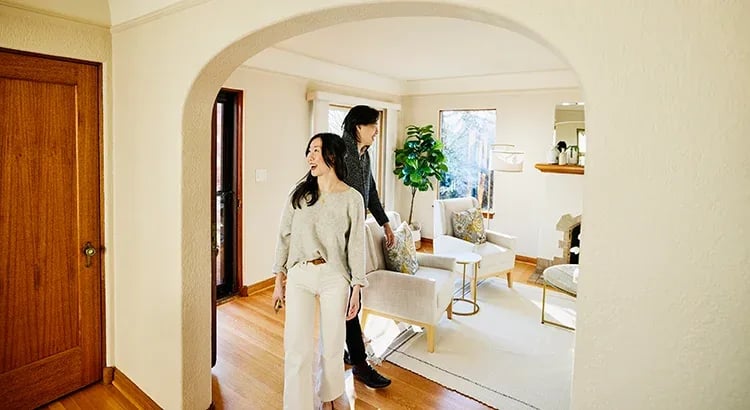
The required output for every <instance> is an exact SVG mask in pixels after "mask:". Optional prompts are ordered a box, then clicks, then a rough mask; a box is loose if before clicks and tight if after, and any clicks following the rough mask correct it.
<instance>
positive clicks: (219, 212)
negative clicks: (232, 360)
mask: <svg viewBox="0 0 750 410" xmlns="http://www.w3.org/2000/svg"><path fill="white" fill-rule="evenodd" d="M242 101H243V92H242V90H232V89H228V88H222V89H221V90H220V91H219V94H218V95H217V96H216V101H215V102H214V110H213V118H212V121H211V181H212V184H213V185H212V186H213V189H212V192H211V283H212V284H213V289H212V295H213V297H212V298H211V299H212V300H211V306H212V308H211V309H212V315H211V316H212V320H211V322H212V326H211V328H212V331H211V336H212V337H211V339H212V341H211V364H212V365H214V364H215V363H216V303H217V302H219V301H221V300H223V299H227V298H230V297H232V296H235V295H237V294H238V293H239V291H240V288H241V286H242V172H241V170H242Z"/></svg>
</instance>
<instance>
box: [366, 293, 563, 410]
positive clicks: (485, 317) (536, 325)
mask: <svg viewBox="0 0 750 410" xmlns="http://www.w3.org/2000/svg"><path fill="white" fill-rule="evenodd" d="M541 301H542V289H540V288H536V287H532V286H527V285H523V284H514V288H513V289H508V287H507V285H506V283H505V281H503V280H498V279H491V280H488V281H485V282H483V283H480V286H479V289H478V296H477V302H478V303H479V306H480V310H479V313H477V314H476V315H474V316H458V315H454V316H453V320H448V319H447V318H446V317H443V319H442V320H441V322H440V323H439V325H438V329H437V334H436V340H435V353H427V343H426V339H427V338H426V337H425V336H424V335H423V334H422V332H421V330H420V329H419V328H417V329H416V331H415V330H414V329H412V328H411V327H407V326H404V325H400V326H397V325H396V324H395V323H393V322H392V321H390V320H385V319H382V318H378V317H372V319H371V320H369V321H368V323H367V329H366V330H365V333H366V334H367V336H368V337H370V338H372V348H373V350H374V352H375V354H376V355H378V356H380V357H383V358H385V359H386V360H388V361H390V362H392V363H394V364H396V365H398V366H401V367H403V368H406V369H408V370H411V371H413V372H414V373H417V374H420V375H422V376H424V377H426V378H428V379H430V380H433V381H435V382H437V383H439V384H441V385H443V386H445V387H447V388H450V389H453V390H456V391H458V392H460V393H462V394H464V395H466V396H469V397H472V398H474V399H476V400H478V401H480V402H483V403H485V404H487V405H490V406H492V407H495V408H498V409H501V410H505V409H510V410H515V409H522V410H527V409H542V410H555V409H568V408H569V407H570V382H571V377H572V372H573V351H574V340H575V334H574V333H573V332H571V331H568V330H564V329H560V328H557V327H553V326H551V325H546V324H545V325H542V324H541V323H540V315H541ZM468 307H469V306H468V305H467V304H464V303H460V304H459V305H456V309H457V310H458V309H459V308H463V309H462V310H468ZM546 309H547V318H548V319H550V318H552V319H554V320H556V321H558V322H561V323H564V324H567V325H570V326H573V327H575V299H573V298H571V297H568V296H565V295H562V294H560V293H557V292H550V291H548V292H547V308H546Z"/></svg>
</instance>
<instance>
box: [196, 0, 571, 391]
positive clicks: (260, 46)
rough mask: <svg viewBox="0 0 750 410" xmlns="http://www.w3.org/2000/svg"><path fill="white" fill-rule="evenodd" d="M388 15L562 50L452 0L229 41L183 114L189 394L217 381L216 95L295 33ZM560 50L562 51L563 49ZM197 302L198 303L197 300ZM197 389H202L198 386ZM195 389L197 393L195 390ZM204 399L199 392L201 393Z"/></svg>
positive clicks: (323, 18) (361, 8)
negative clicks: (211, 361)
mask: <svg viewBox="0 0 750 410" xmlns="http://www.w3.org/2000/svg"><path fill="white" fill-rule="evenodd" d="M386 17H451V18H458V19H464V20H469V21H475V22H479V23H485V24H490V25H494V26H497V27H501V28H505V29H509V30H512V31H515V32H518V33H520V34H522V35H525V36H527V37H529V38H531V39H534V40H535V41H537V42H539V43H541V44H543V45H545V46H547V47H548V48H549V49H551V50H553V51H554V50H556V48H555V47H553V46H552V45H551V43H550V42H548V41H546V40H545V39H543V38H541V37H540V36H539V35H537V34H536V33H535V32H533V31H532V30H530V29H528V28H527V27H525V26H524V25H522V24H519V23H517V22H514V21H512V20H510V19H508V18H506V17H503V16H501V15H499V14H492V13H487V12H486V11H483V10H478V9H473V8H469V7H464V6H457V5H452V4H446V3H424V2H396V3H390V2H389V3H376V4H365V5H356V6H347V7H339V8H332V9H325V10H319V11H314V12H311V13H308V14H304V15H300V16H297V17H294V18H291V19H288V20H285V21H282V22H279V23H276V24H274V25H271V26H268V27H266V28H263V29H261V30H259V31H256V32H252V33H249V34H247V35H245V36H244V37H242V38H240V39H239V40H237V41H235V42H233V43H232V44H229V45H228V46H227V47H225V48H224V49H223V50H222V51H221V52H219V53H218V54H217V55H215V56H214V57H213V58H212V59H210V60H209V61H207V62H206V63H205V65H204V66H203V68H202V69H201V71H200V74H199V75H198V77H197V78H196V79H195V81H194V82H193V84H192V87H191V89H190V91H189V94H188V95H187V97H186V99H185V102H184V107H183V115H182V143H183V145H182V148H183V149H182V176H181V178H182V187H183V189H182V200H181V202H182V275H183V276H182V278H183V282H182V283H183V285H182V300H183V303H182V307H183V321H184V323H189V324H190V326H183V333H182V342H183V351H182V363H183V380H184V382H183V383H184V385H183V396H188V395H190V394H191V393H189V392H194V391H201V390H202V389H204V388H205V387H204V386H205V385H204V384H203V383H206V385H209V384H210V380H211V378H210V369H209V368H208V367H207V366H206V365H205V363H206V362H204V361H202V360H193V359H194V358H196V357H209V352H208V351H207V348H208V346H210V343H209V342H208V338H209V336H210V328H209V321H208V315H207V309H205V307H206V306H207V305H208V301H209V300H210V284H209V283H208V282H207V281H206V280H205V279H204V277H203V276H204V275H203V273H204V272H206V271H208V269H209V268H210V255H209V243H210V237H209V229H208V227H207V221H208V220H209V215H210V207H209V203H208V201H204V200H201V199H202V198H208V197H209V192H210V186H209V179H208V178H207V177H206V175H210V146H209V144H210V138H209V137H208V136H210V120H211V109H212V106H213V101H214V99H215V96H216V93H217V92H218V90H219V89H220V87H221V86H222V84H223V83H224V81H225V80H226V79H227V78H228V77H229V76H230V74H231V73H232V72H233V71H234V70H235V69H236V68H237V67H239V66H240V65H241V64H242V63H243V62H245V61H246V60H247V59H248V58H250V57H251V56H253V55H255V54H257V53H259V52H260V51H262V50H264V49H266V48H268V47H270V46H272V45H274V44H276V43H278V42H281V41H283V40H286V39H288V38H291V37H295V36H298V35H301V34H304V33H306V32H310V31H314V30H317V29H321V28H324V27H327V26H331V25H336V24H339V23H342V22H351V21H358V20H366V19H373V18H386ZM558 54H559V53H558ZM196 301H198V302H197V303H196ZM193 387H197V388H193ZM193 394H194V393H193ZM194 398H196V399H200V398H199V397H194Z"/></svg>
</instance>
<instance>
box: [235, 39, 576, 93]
mask: <svg viewBox="0 0 750 410" xmlns="http://www.w3.org/2000/svg"><path fill="white" fill-rule="evenodd" d="M243 66H244V67H247V68H253V69H259V70H262V71H266V72H271V73H278V74H284V75H290V76H293V77H297V78H307V79H312V80H316V81H322V82H326V83H329V84H335V85H340V86H346V87H353V88H358V89H365V90H370V91H375V92H379V93H383V94H390V95H397V96H401V97H405V96H421V95H434V94H475V93H496V92H514V93H518V92H534V91H553V90H554V91H558V90H570V89H580V84H579V82H578V77H577V76H576V74H575V72H573V71H572V70H548V71H531V72H522V73H507V74H492V75H481V76H466V77H453V78H440V79H429V80H412V81H403V80H397V79H393V78H390V77H384V76H381V75H378V74H374V73H370V72H367V71H362V70H357V69H355V68H351V67H347V66H344V65H341V64H335V63H330V62H327V61H324V60H320V59H316V58H313V57H309V56H306V55H303V54H299V53H296V52H293V51H288V50H285V49H280V48H276V47H271V48H268V49H266V50H264V51H262V52H261V53H260V54H258V55H256V56H254V57H253V58H251V59H250V60H248V61H247V62H246V63H245V64H243Z"/></svg>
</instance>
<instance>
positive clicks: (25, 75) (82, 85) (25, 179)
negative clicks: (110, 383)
mask: <svg viewBox="0 0 750 410" xmlns="http://www.w3.org/2000/svg"><path fill="white" fill-rule="evenodd" d="M100 90H101V85H100V66H99V65H98V64H91V63H82V62H74V61H67V60H60V59H54V58H47V57H42V56H37V55H30V54H21V53H14V52H12V51H9V50H3V49H0V338H2V343H1V344H0V407H2V408H10V409H16V408H32V407H36V406H38V405H41V404H44V403H47V402H49V401H51V400H54V399H57V398H59V397H60V396H62V395H64V394H66V393H69V392H71V391H74V390H77V389H79V388H81V387H83V386H86V385H88V384H91V383H93V382H96V381H97V380H100V379H101V377H102V369H103V365H104V361H103V351H104V349H103V346H102V340H103V338H102V329H103V326H102V306H103V302H102V288H103V285H102V266H101V260H100V255H101V243H102V230H101V219H100V206H101V205H100V197H101V170H100V101H101V93H100ZM86 249H88V252H89V253H93V255H91V256H86V255H85V254H84V253H85V250H86Z"/></svg>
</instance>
